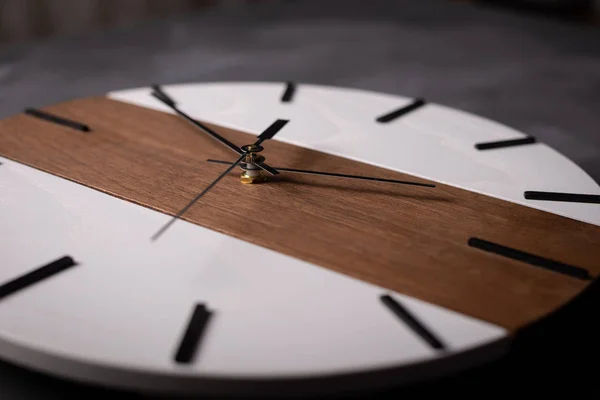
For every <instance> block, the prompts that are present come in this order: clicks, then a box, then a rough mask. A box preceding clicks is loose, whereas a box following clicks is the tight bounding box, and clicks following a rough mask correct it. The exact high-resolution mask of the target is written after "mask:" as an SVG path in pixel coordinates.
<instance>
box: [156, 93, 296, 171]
mask: <svg viewBox="0 0 600 400" xmlns="http://www.w3.org/2000/svg"><path fill="white" fill-rule="evenodd" d="M152 96H154V97H155V98H156V99H158V100H159V101H160V102H161V103H163V104H164V105H166V106H167V107H169V108H171V109H172V110H173V111H175V112H176V113H177V114H178V115H179V116H181V117H182V118H183V119H185V120H186V121H187V122H189V123H191V124H192V125H194V126H195V127H196V128H199V129H200V130H202V131H204V132H205V133H206V134H208V135H209V136H211V137H212V138H213V139H215V140H217V141H218V142H219V143H221V144H223V145H224V146H226V147H228V148H229V149H230V150H232V151H234V152H236V153H237V154H238V155H240V156H241V155H242V154H245V152H244V151H243V150H242V149H241V148H239V147H238V146H236V145H235V144H233V143H231V142H230V141H229V140H227V139H225V138H224V137H223V136H221V135H219V134H218V133H217V132H215V131H213V130H212V129H210V128H209V127H208V126H206V125H204V124H203V123H201V122H199V121H197V120H195V119H194V118H192V117H190V116H189V115H187V114H186V113H184V112H183V111H181V110H180V109H179V107H177V103H176V102H175V100H173V98H171V97H170V96H169V95H168V94H166V93H165V92H164V91H163V90H162V88H161V87H160V86H159V85H152ZM278 121H281V120H278ZM283 125H285V124H283ZM282 127H283V126H282ZM269 128H271V127H269ZM269 128H267V130H268V129H269ZM279 129H281V128H279ZM265 132H266V131H265ZM265 132H263V134H264V133H265ZM275 133H277V132H275ZM275 133H273V135H274V134H275ZM261 135H262V134H261ZM259 137H260V136H259ZM271 137H272V136H271ZM269 139H270V138H269ZM261 143H262V141H261ZM259 144H260V143H259ZM256 166H258V167H259V168H261V169H262V170H264V171H267V172H268V173H269V174H271V175H277V174H278V173H279V172H278V171H277V170H276V169H275V168H272V167H270V166H268V165H267V164H263V163H256Z"/></svg>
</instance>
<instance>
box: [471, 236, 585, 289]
mask: <svg viewBox="0 0 600 400" xmlns="http://www.w3.org/2000/svg"><path fill="white" fill-rule="evenodd" d="M469 246H471V247H475V248H477V249H479V250H483V251H487V252H490V253H495V254H498V255H500V256H504V257H508V258H512V259H513V260H517V261H522V262H525V263H528V264H531V265H534V266H536V267H540V268H545V269H547V270H550V271H554V272H558V273H561V274H564V275H568V276H571V277H573V278H579V279H583V280H590V279H592V277H591V276H590V273H589V272H588V270H586V269H584V268H580V267H575V266H573V265H568V264H564V263H561V262H558V261H554V260H551V259H548V258H544V257H540V256H536V255H534V254H530V253H526V252H524V251H521V250H516V249H513V248H510V247H506V246H502V245H499V244H496V243H492V242H488V241H487V240H483V239H478V238H470V239H469Z"/></svg>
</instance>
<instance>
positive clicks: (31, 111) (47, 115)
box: [24, 108, 90, 132]
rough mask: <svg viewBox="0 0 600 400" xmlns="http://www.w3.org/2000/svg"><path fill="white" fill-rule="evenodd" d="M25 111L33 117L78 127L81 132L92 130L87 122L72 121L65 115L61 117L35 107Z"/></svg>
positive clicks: (74, 127)
mask: <svg viewBox="0 0 600 400" xmlns="http://www.w3.org/2000/svg"><path fill="white" fill-rule="evenodd" d="M24 112H25V114H28V115H31V116H33V117H36V118H40V119H43V120H45V121H49V122H53V123H55V124H59V125H64V126H68V127H69V128H73V129H76V130H78V131H81V132H89V131H90V127H89V126H87V125H85V124H82V123H80V122H76V121H72V120H70V119H66V118H63V117H59V116H57V115H53V114H50V113H47V112H45V111H41V110H36V109H34V108H26V109H25V111H24Z"/></svg>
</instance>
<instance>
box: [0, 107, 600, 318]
mask: <svg viewBox="0 0 600 400" xmlns="http://www.w3.org/2000/svg"><path fill="white" fill-rule="evenodd" d="M44 110H45V111H48V112H52V113H55V114H57V115H61V116H63V117H64V118H69V119H72V120H76V121H79V122H81V123H85V124H86V125H88V126H89V127H90V132H89V133H88V134H85V135H81V134H77V133H75V132H73V130H71V129H68V128H66V127H64V126H60V125H56V124H52V123H49V122H47V121H43V120H39V119H36V118H32V117H31V116H28V115H24V114H21V115H17V116H14V117H11V118H8V119H6V120H4V121H1V122H0V154H1V155H2V156H4V157H6V158H10V159H13V160H15V161H18V162H21V163H23V164H27V165H30V166H33V167H36V168H39V169H41V170H44V171H47V172H50V173H53V174H55V175H58V176H61V177H64V178H67V179H70V180H72V181H75V182H78V183H80V184H83V185H86V186H89V187H92V188H94V189H97V190H100V191H103V192H105V193H109V194H111V195H114V196H117V197H119V198H123V199H127V200H129V201H132V202H134V203H137V204H141V205H144V206H146V207H149V208H152V209H156V210H159V211H161V212H164V213H168V214H171V215H173V214H175V213H177V211H179V210H180V209H181V208H182V207H184V206H185V205H186V204H187V203H188V202H189V201H190V200H191V199H192V198H193V197H194V196H195V195H196V194H197V193H199V192H200V191H202V190H203V189H204V188H205V187H206V186H207V185H208V184H209V183H210V182H211V181H212V180H214V179H215V178H216V177H217V176H218V175H219V174H220V173H221V172H222V171H224V170H225V168H226V166H224V165H220V164H213V163H208V162H206V161H205V160H207V159H221V160H234V159H235V157H234V156H235V154H233V153H232V152H230V151H228V150H227V149H226V148H224V147H223V146H221V145H219V144H218V143H216V142H214V141H213V140H212V139H210V138H208V137H205V136H203V135H202V134H199V133H198V132H197V131H196V130H194V128H193V127H191V126H190V125H189V124H188V123H186V122H185V121H183V120H182V119H180V118H178V117H177V116H174V115H171V114H166V113H162V112H159V111H155V110H150V109H146V108H142V107H138V106H134V105H130V104H126V103H122V102H119V101H115V100H110V99H107V98H104V97H98V98H87V99H81V100H76V101H71V102H67V103H62V104H58V105H54V106H51V107H47V108H45V109H44ZM211 126H212V125H211ZM213 128H215V130H218V132H219V133H220V134H222V135H223V136H225V137H226V138H227V139H229V140H230V141H232V142H234V143H236V144H238V145H240V146H241V145H244V144H249V143H252V142H254V141H255V140H256V136H255V135H251V134H247V133H243V132H238V131H234V130H231V129H224V128H219V127H214V126H213ZM265 128H266V126H265ZM284 134H285V129H283V130H282V131H281V132H280V133H279V135H284ZM264 147H265V151H264V153H263V154H264V155H265V156H266V157H267V162H268V163H269V165H271V166H273V167H277V166H281V167H290V168H299V169H310V170H317V171H328V172H336V173H344V174H353V175H364V176H374V177H382V178H388V179H398V180H409V181H419V182H425V181H424V180H422V179H417V178H414V177H412V176H410V175H406V174H401V173H397V172H394V171H390V170H386V169H383V168H378V167H374V166H370V165H367V164H364V163H360V162H356V161H352V160H348V159H344V158H341V157H336V156H331V155H328V154H324V153H321V152H317V151H313V150H309V149H305V148H301V147H297V146H293V145H290V144H286V143H282V142H278V141H277V140H272V141H269V142H266V143H265V144H264ZM183 218H184V219H186V220H188V221H190V222H193V223H196V224H198V225H202V226H205V227H208V228H211V229H214V230H216V231H220V232H223V233H226V234H229V235H231V236H234V237H237V238H240V239H243V240H246V241H249V242H252V243H254V244H257V245H260V246H263V247H266V248H270V249H273V250H276V251H279V252H281V253H284V254H287V255H290V256H293V257H297V258H300V259H303V260H305V261H309V262H312V263H314V264H316V265H320V266H322V267H325V268H329V269H332V270H335V271H338V272H341V273H344V274H346V275H349V276H352V277H355V278H358V279H361V280H364V281H367V282H370V283H373V284H376V285H379V286H382V287H385V288H388V289H390V290H394V291H397V292H400V293H404V294H407V295H410V296H413V297H417V298H420V299H422V300H425V301H429V302H431V303H434V304H438V305H440V306H442V307H446V308H449V309H452V310H456V311H458V312H462V313H464V314H467V315H470V316H473V317H476V318H479V319H482V320H486V321H489V322H492V323H495V324H498V325H501V326H503V327H505V328H508V329H511V330H516V329H518V328H519V327H521V326H523V325H524V324H527V323H529V322H531V321H533V320H535V319H537V318H539V317H540V316H543V315H545V314H547V313H549V312H551V311H553V310H554V309H555V308H557V307H559V306H560V305H562V304H564V303H565V302H567V301H568V300H570V299H571V298H572V297H573V296H575V295H576V294H578V293H579V292H580V291H581V290H582V289H584V288H585V287H586V285H587V284H588V283H589V281H588V280H585V279H582V276H584V275H582V274H579V275H577V274H575V275H573V274H568V273H562V272H561V271H573V269H570V268H566V269H565V268H563V267H561V268H562V269H560V268H559V269H560V271H556V270H552V269H549V268H544V267H543V265H542V266H540V265H534V264H532V263H530V262H527V260H538V261H539V260H540V259H542V260H547V261H548V260H549V261H554V262H558V263H559V264H561V265H568V266H570V267H575V268H576V270H577V271H580V270H583V271H587V273H588V274H589V277H595V276H596V275H597V273H598V271H599V270H600V263H599V262H598V249H599V248H600V227H598V226H595V225H591V224H586V223H582V222H579V221H576V220H573V219H569V218H564V217H561V216H558V215H554V214H550V213H546V212H543V211H540V210H536V209H533V208H529V207H525V206H521V205H518V204H514V203H509V202H505V201H502V200H499V199H496V198H492V197H488V196H485V195H482V194H478V193H474V192H471V191H466V190H462V189H458V188H456V187H452V186H447V185H440V184H436V187H435V188H424V187H415V186H403V185H394V184H383V183H377V182H365V181H353V180H346V179H336V178H326V177H320V176H306V175H292V174H285V173H282V174H281V175H279V176H277V177H272V178H270V181H269V182H267V183H266V184H259V185H242V184H241V183H240V181H239V171H236V172H232V173H231V174H230V176H227V177H226V178H224V179H223V180H222V181H221V182H219V184H218V185H217V186H215V187H214V188H213V189H212V190H211V192H209V193H208V194H207V195H206V196H205V197H203V198H202V199H201V201H199V202H198V203H197V204H196V205H194V206H193V207H192V208H191V209H190V210H189V211H188V212H187V213H186V214H185V215H184V217H183ZM158 228H159V227H157V229H158ZM153 233H154V232H148V240H150V236H151V235H152V234H153ZM165 235H168V231H167V232H166V233H165ZM471 238H477V239H479V240H482V241H483V242H481V243H493V244H495V245H497V246H499V247H500V248H504V249H510V250H506V251H505V252H504V253H503V254H501V253H498V252H494V251H486V250H485V249H481V248H478V247H477V246H470V245H469V240H470V239H471ZM159 240H160V239H159ZM496 248H497V247H496ZM511 251H512V252H511ZM507 254H513V255H514V254H518V255H521V256H520V257H521V258H519V257H510V256H507ZM522 254H527V255H529V256H531V257H529V258H527V257H525V259H523V257H524V256H522ZM536 257H537V258H536ZM253 262H260V260H253ZM542 264H544V263H543V262H542ZM544 265H547V263H546V264H544ZM549 265H554V264H549Z"/></svg>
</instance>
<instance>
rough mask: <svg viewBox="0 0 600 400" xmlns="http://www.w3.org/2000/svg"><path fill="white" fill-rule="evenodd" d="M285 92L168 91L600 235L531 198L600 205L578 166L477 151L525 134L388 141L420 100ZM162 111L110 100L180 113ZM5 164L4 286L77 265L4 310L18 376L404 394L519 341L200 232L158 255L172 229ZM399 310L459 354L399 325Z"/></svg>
mask: <svg viewBox="0 0 600 400" xmlns="http://www.w3.org/2000/svg"><path fill="white" fill-rule="evenodd" d="M285 88H286V85H285V84H281V83H214V84H189V85H172V86H164V89H165V90H166V91H168V93H169V95H171V96H172V97H174V98H176V99H177V101H178V104H179V106H180V108H181V110H183V111H185V112H186V113H188V114H189V115H191V116H193V117H194V118H196V119H200V120H203V121H207V122H210V123H214V124H217V125H221V126H225V127H231V128H235V129H240V130H243V131H245V132H250V133H256V134H259V133H260V132H261V131H262V130H263V129H264V128H265V127H266V126H268V125H269V124H270V123H272V122H273V121H274V120H276V119H278V118H283V119H288V120H290V123H289V124H288V125H287V126H286V127H285V130H283V131H282V132H281V133H280V134H278V136H277V138H276V140H279V141H283V142H287V143H290V144H294V145H297V146H300V147H306V148H310V149H314V150H319V151H321V152H325V153H329V154H335V155H338V156H342V157H346V158H349V159H353V160H357V161H361V162H364V163H367V164H373V165H377V166H380V167H384V168H388V169H391V170H395V171H400V172H405V173H409V174H411V175H414V176H417V177H421V178H425V179H429V180H432V181H436V182H440V183H444V184H448V185H452V186H457V187H460V188H463V189H467V190H470V191H475V192H479V193H483V194H485V195H488V196H492V197H496V198H500V199H502V200H506V201H509V202H513V203H518V204H522V205H525V206H528V207H532V208H538V209H541V210H544V211H547V212H551V213H554V214H558V215H562V216H567V217H570V218H573V219H576V220H579V221H583V222H587V223H591V224H595V225H600V207H599V206H598V205H597V204H593V203H574V202H548V201H535V200H528V199H525V198H524V196H523V193H524V192H525V191H528V190H533V191H545V192H569V193H583V194H592V195H593V194H596V195H598V194H600V187H599V186H598V185H597V184H596V183H595V182H594V181H593V180H592V179H591V178H590V177H589V176H588V175H587V174H585V173H584V172H583V171H582V170H581V169H580V168H579V167H577V166H576V165H575V164H574V163H572V162H571V161H570V160H568V159H567V158H565V157H564V156H562V155H561V154H559V153H557V152H556V151H554V150H553V149H551V148H549V147H548V146H546V145H544V144H541V143H534V144H527V145H521V146H510V147H506V148H501V149H495V150H493V151H482V150H478V149H477V148H476V147H475V146H474V144H475V143H485V142H497V141H504V140H511V139H520V138H525V137H526V135H524V134H523V133H520V132H516V131H514V130H512V129H510V128H507V127H505V126H503V125H500V124H498V123H495V122H491V121H489V120H486V119H483V118H480V117H477V116H473V115H469V114H467V113H464V112H461V111H457V110H453V109H449V108H447V107H443V106H440V105H435V104H425V105H424V106H423V107H420V108H419V109H416V110H414V111H413V112H411V113H408V114H406V115H403V116H402V117H401V118H397V119H393V120H390V121H388V122H385V123H377V122H376V121H375V118H376V117H378V116H381V115H383V114H386V113H388V112H390V111H392V110H394V109H397V108H400V107H403V106H406V105H407V104H409V103H411V102H412V99H408V98H403V97H398V96H393V95H386V94H380V93H370V92H365V91H358V90H351V89H342V88H331V87H322V86H314V85H298V86H297V87H296V90H295V92H294V93H293V96H292V99H291V101H284V102H282V101H281V97H282V92H283V91H284V90H285ZM150 93H151V89H150V88H140V89H134V90H125V91H120V92H114V93H110V94H108V95H107V96H109V97H110V98H112V99H114V100H118V101H121V102H127V103H132V104H135V105H139V106H143V107H148V108H152V109H156V110H159V111H163V112H166V113H172V110H170V109H169V108H168V107H166V106H165V105H164V104H162V103H160V102H159V101H158V100H157V99H156V98H154V97H152V96H151V95H150ZM167 134H168V133H167ZM215 146H218V144H215ZM0 162H1V163H2V165H0V221H1V223H0V237H1V238H2V251H1V252H0V265H1V266H2V267H1V268H0V285H2V283H3V282H10V281H11V280H12V281H14V280H15V279H17V278H18V277H20V276H24V275H26V274H27V273H29V272H31V271H32V270H34V269H35V268H36V267H40V266H43V265H46V264H48V263H50V262H52V261H54V260H58V259H61V257H64V256H65V255H69V256H71V257H72V258H73V260H74V262H75V263H77V265H74V266H71V267H70V268H68V269H67V270H65V271H63V272H61V273H59V274H56V276H53V277H52V278H51V279H45V280H40V281H39V282H36V283H35V285H33V286H30V287H27V288H26V289H24V290H19V291H18V292H17V293H11V294H10V295H6V296H5V297H2V296H3V295H2V293H3V292H2V289H0V321H1V322H0V356H1V357H3V358H5V359H7V360H10V361H13V362H15V363H18V364H21V365H25V366H29V367H32V368H36V369H39V370H42V371H45V372H49V373H53V374H57V375H61V376H67V377H73V378H78V379H84V380H89V381H92V382H98V383H104V384H111V385H118V386H125V387H130V388H135V389H139V390H170V391H182V392H204V391H207V392H208V391H212V390H216V391H230V392H235V391H241V392H246V391H248V390H249V386H246V385H245V384H244V382H252V381H272V380H274V379H290V380H295V379H299V380H300V379H306V378H327V377H334V376H344V375H348V374H361V373H371V372H376V371H381V370H386V369H399V372H398V373H397V374H396V375H395V376H393V378H391V379H392V380H393V382H396V383H397V382H400V381H402V380H403V379H407V380H408V379H412V378H415V377H416V376H420V377H422V376H427V374H428V373H430V372H429V371H428V370H427V369H424V370H423V369H422V367H416V370H418V373H416V372H415V373H409V372H407V371H409V370H410V369H411V368H413V367H415V366H417V365H420V364H422V363H424V362H430V363H432V365H433V364H435V362H437V361H440V360H444V359H448V358H452V357H454V358H453V362H452V363H449V364H447V365H446V367H448V368H461V367H464V366H465V365H468V363H470V362H473V361H474V360H477V361H484V360H486V359H488V358H489V357H492V356H494V355H497V352H496V350H497V348H496V347H492V345H494V346H495V345H496V344H498V343H503V342H504V340H505V339H507V338H508V332H507V330H505V329H504V328H502V327H500V326H496V325H494V324H491V323H489V322H485V321H482V320H478V319H476V318H473V317H470V316H467V315H462V314H460V313H457V312H454V311H451V310H449V309H445V308H443V307H440V306H438V305H436V304H430V303H427V302H424V301H421V300H418V299H415V298H411V297H409V296H406V295H403V294H402V293H396V292H391V291H389V290H386V289H385V288H382V287H378V286H375V285H372V284H369V283H366V282H363V281H360V280H357V279H354V278H351V277H348V276H345V275H342V274H339V273H336V272H333V271H330V270H328V269H325V268H322V267H320V266H317V265H312V264H310V263H308V262H305V261H302V260H299V259H296V258H293V257H289V256H287V255H284V254H281V253H278V252H276V251H273V250H270V249H266V248H263V247H260V246H257V245H254V244H251V243H248V242H246V241H243V240H240V239H236V238H234V237H231V236H228V235H225V234H221V233H218V232H215V231H213V230H210V229H207V228H204V227H201V226H198V225H195V224H192V223H188V222H185V221H178V222H177V223H175V224H173V225H172V227H171V228H170V229H169V232H168V234H166V235H164V236H163V237H161V239H160V240H159V241H156V242H152V241H150V240H149V238H150V236H151V235H152V234H153V233H154V232H156V230H157V229H158V228H159V227H160V226H161V225H163V224H164V223H166V222H167V221H168V220H169V219H170V217H169V216H168V215H165V214H162V213H160V212H157V211H154V210H151V209H149V208H145V207H142V206H140V205H136V204H133V203H131V202H127V201H125V200H121V199H118V198H116V197H113V196H110V195H108V194H105V193H101V192H99V191H96V190H93V189H90V188H87V187H85V186H83V185H80V184H77V183H74V182H71V181H69V180H66V179H63V178H59V177H57V176H54V175H52V174H49V173H46V172H42V171H40V170H37V169H34V168H32V167H29V166H25V165H23V164H20V163H18V162H15V161H12V160H10V159H9V158H5V157H0ZM249 260H259V261H258V262H251V261H249ZM249 264H251V265H249ZM66 265H67V266H68V265H69V264H68V263H67V264H66ZM4 290H5V292H6V291H7V289H6V285H5V287H4ZM382 294H387V295H389V296H391V297H392V298H393V299H395V300H396V301H398V302H399V303H401V304H402V305H403V306H404V307H405V308H406V309H407V310H408V311H409V313H410V314H411V315H413V316H416V317H417V318H418V320H419V321H420V323H421V325H423V326H426V327H427V329H428V331H429V332H431V333H432V334H433V335H434V336H435V337H436V338H437V339H438V340H440V341H441V342H442V343H443V349H440V348H439V347H440V346H435V345H433V344H432V342H431V340H428V339H427V338H425V337H424V336H423V335H422V334H419V332H417V331H415V328H414V326H412V327H411V325H410V324H407V323H406V322H405V321H402V320H400V319H398V318H397V317H395V316H394V314H393V313H392V312H390V309H388V308H386V307H384V306H383V305H382V302H381V301H379V298H380V296H381V295H382ZM197 304H201V305H203V306H204V307H205V308H206V310H208V311H209V312H210V313H211V314H210V318H209V319H208V320H206V321H204V323H203V324H200V325H202V328H203V329H202V332H201V333H202V334H201V340H199V341H198V343H197V344H196V346H191V347H193V348H194V352H193V354H183V356H182V357H183V358H184V359H186V361H185V362H177V360H175V359H174V354H176V353H178V351H180V352H181V351H182V352H184V353H190V351H188V350H189V348H188V349H187V350H185V349H184V350H181V349H180V347H181V346H182V341H185V340H184V339H183V338H184V336H186V329H187V327H188V324H189V323H190V318H191V315H192V312H193V310H194V308H195V305H197ZM199 310H202V308H200V309H199ZM198 315H199V316H202V315H204V314H203V313H202V312H201V313H200V314H198ZM186 340H187V339H186ZM192 342H193V341H192ZM184 347H185V346H184ZM467 352H469V353H467ZM467 354H468V355H469V357H461V356H464V355H467ZM474 355H476V356H477V357H474ZM435 369H436V368H435V367H433V369H432V370H435ZM355 378H356V376H355ZM347 383H348V382H346V383H345V384H347ZM350 383H352V384H360V379H356V382H350Z"/></svg>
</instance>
